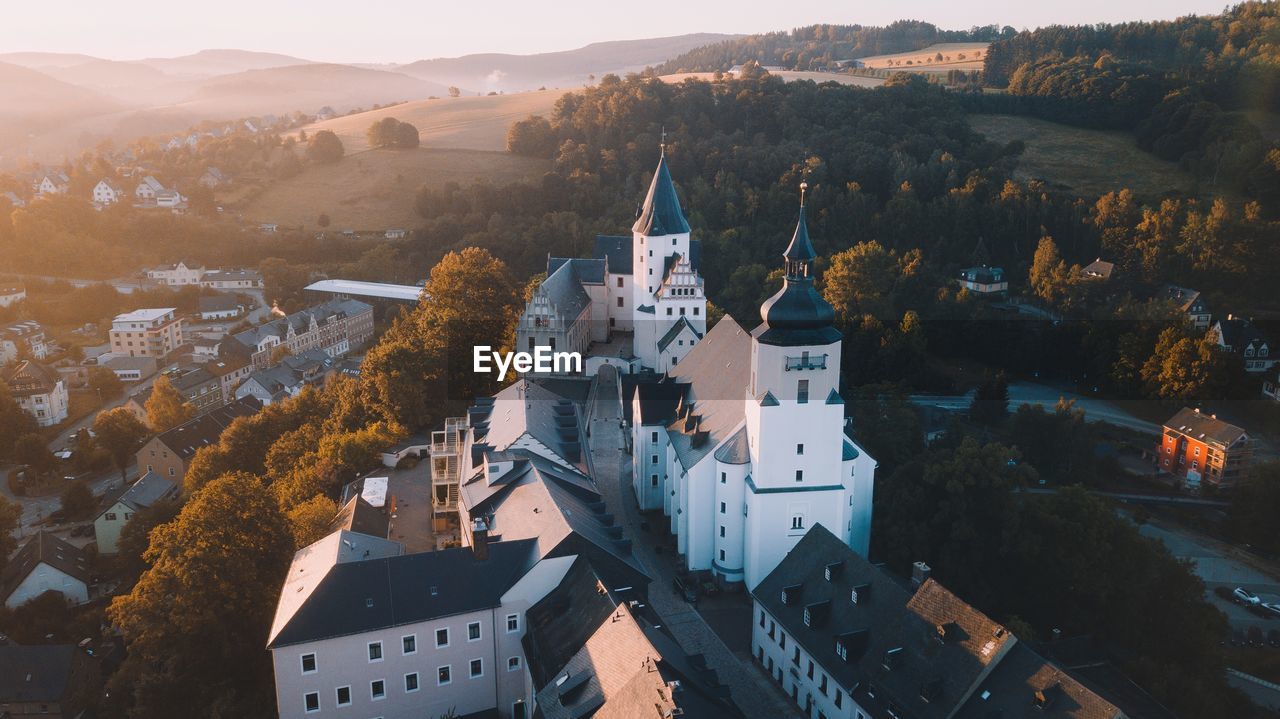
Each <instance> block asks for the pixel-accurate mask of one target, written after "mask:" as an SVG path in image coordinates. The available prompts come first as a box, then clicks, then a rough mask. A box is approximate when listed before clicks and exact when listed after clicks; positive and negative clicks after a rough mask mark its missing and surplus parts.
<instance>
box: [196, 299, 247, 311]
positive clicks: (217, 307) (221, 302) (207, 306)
mask: <svg viewBox="0 0 1280 719" xmlns="http://www.w3.org/2000/svg"><path fill="white" fill-rule="evenodd" d="M199 306H200V311H201V312H226V311H227V310H234V309H237V308H239V307H240V302H239V301H238V300H236V298H234V297H232V296H230V295H209V296H204V297H201V298H200V301H199Z"/></svg>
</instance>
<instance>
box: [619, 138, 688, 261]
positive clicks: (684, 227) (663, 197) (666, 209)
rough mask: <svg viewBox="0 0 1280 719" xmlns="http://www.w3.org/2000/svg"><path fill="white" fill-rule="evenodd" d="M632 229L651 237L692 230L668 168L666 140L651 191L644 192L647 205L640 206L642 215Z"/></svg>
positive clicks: (650, 186)
mask: <svg viewBox="0 0 1280 719" xmlns="http://www.w3.org/2000/svg"><path fill="white" fill-rule="evenodd" d="M631 231H632V232H638V233H640V234H642V235H645V236H648V237H656V236H660V235H678V234H683V233H685V232H688V231H689V223H688V222H686V221H685V219H684V213H683V212H681V211H680V199H679V198H678V197H676V186H675V184H674V183H672V182H671V172H670V171H668V170H667V153H666V142H665V139H664V142H663V143H662V155H661V156H659V157H658V169H657V170H655V171H654V173H653V182H652V183H650V185H649V194H648V195H645V198H644V205H643V206H642V207H641V208H640V215H639V216H638V217H636V223H635V224H634V225H632V226H631Z"/></svg>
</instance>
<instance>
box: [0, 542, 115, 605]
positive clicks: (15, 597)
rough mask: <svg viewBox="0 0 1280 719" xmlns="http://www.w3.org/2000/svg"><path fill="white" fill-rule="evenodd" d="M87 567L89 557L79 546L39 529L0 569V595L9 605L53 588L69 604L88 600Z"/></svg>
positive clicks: (27, 599) (89, 580)
mask: <svg viewBox="0 0 1280 719" xmlns="http://www.w3.org/2000/svg"><path fill="white" fill-rule="evenodd" d="M89 567H90V562H89V558H88V556H86V555H85V553H84V552H83V551H82V550H80V549H79V548H77V547H76V546H75V545H72V544H70V543H68V542H66V541H64V540H62V539H59V538H57V537H55V536H54V535H53V534H52V533H51V532H46V531H44V530H40V531H39V532H37V533H36V535H35V536H34V537H32V538H31V539H29V540H27V543H26V544H24V545H23V546H22V549H19V550H18V553H17V554H15V555H13V559H10V560H9V563H8V564H7V565H5V568H4V571H3V572H2V573H0V597H3V598H4V605H5V606H6V607H8V608H10V609H14V608H17V607H20V606H22V605H23V604H26V603H27V602H29V601H31V600H32V599H35V598H36V597H38V596H40V595H41V594H44V593H45V592H57V593H58V594H61V595H62V596H63V598H65V599H66V600H67V601H68V602H69V603H71V604H84V603H85V602H87V601H89V586H90V584H91V583H92V581H93V579H92V575H91V574H90V571H89Z"/></svg>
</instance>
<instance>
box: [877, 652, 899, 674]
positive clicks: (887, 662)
mask: <svg viewBox="0 0 1280 719" xmlns="http://www.w3.org/2000/svg"><path fill="white" fill-rule="evenodd" d="M901 657H902V647H894V648H893V649H890V650H889V651H887V652H885V653H884V657H883V658H882V659H881V660H880V666H882V667H884V670H885V671H887V672H888V671H893V669H894V667H896V666H898V662H899V661H900V659H901Z"/></svg>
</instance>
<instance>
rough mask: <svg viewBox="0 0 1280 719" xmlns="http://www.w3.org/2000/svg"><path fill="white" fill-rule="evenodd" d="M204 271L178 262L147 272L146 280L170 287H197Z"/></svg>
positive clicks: (198, 267)
mask: <svg viewBox="0 0 1280 719" xmlns="http://www.w3.org/2000/svg"><path fill="white" fill-rule="evenodd" d="M205 274H206V270H205V268H204V267H200V266H197V265H188V264H187V263H185V262H178V263H176V264H172V265H161V266H159V267H153V268H151V269H149V270H147V278H148V279H152V280H155V281H156V282H159V283H160V284H163V285H169V286H170V287H185V286H188V285H199V284H201V280H202V279H204V276H205Z"/></svg>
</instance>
